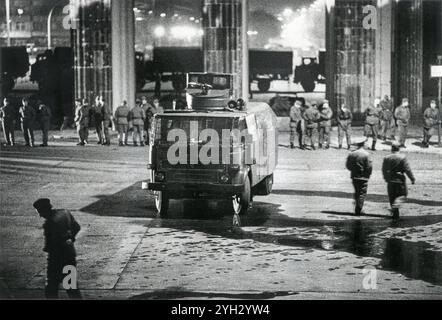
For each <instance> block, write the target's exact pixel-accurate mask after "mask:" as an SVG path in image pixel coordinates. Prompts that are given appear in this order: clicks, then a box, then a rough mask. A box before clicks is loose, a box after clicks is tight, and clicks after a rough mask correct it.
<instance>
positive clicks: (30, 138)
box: [19, 104, 36, 146]
mask: <svg viewBox="0 0 442 320" xmlns="http://www.w3.org/2000/svg"><path fill="white" fill-rule="evenodd" d="M19 114H20V121H21V128H22V131H23V135H24V137H25V141H26V145H32V146H33V145H34V122H35V117H36V113H35V110H34V108H33V107H31V106H30V105H29V104H28V105H27V106H21V107H20V110H19Z"/></svg>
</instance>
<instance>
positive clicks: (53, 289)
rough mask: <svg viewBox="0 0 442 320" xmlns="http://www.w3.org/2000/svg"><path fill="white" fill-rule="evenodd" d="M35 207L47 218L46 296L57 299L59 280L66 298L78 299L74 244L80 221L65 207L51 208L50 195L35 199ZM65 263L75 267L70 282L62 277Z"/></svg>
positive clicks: (45, 226) (79, 294) (45, 247)
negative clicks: (66, 281)
mask: <svg viewBox="0 0 442 320" xmlns="http://www.w3.org/2000/svg"><path fill="white" fill-rule="evenodd" d="M34 208H35V209H36V210H37V212H38V214H39V215H40V217H42V218H44V219H45V220H46V221H45V223H44V225H43V229H44V236H45V246H44V248H43V251H45V252H47V253H48V267H47V279H46V288H45V295H46V298H47V299H57V298H58V287H59V285H60V283H63V287H64V289H65V290H66V292H67V294H68V296H69V298H71V299H81V293H80V290H79V289H78V288H77V283H76V266H77V262H76V252H75V247H74V242H75V237H76V235H77V234H78V232H79V231H80V225H79V224H78V223H77V221H75V219H74V217H73V216H72V214H71V213H70V212H69V211H68V210H55V209H53V208H52V205H51V201H50V200H49V199H39V200H37V201H36V202H34ZM66 267H69V268H73V269H74V270H75V271H74V272H75V276H73V275H71V277H70V280H71V281H70V282H69V283H65V281H64V278H65V277H67V276H68V275H67V272H66V271H65V270H64V269H66ZM71 271H72V269H71ZM72 276H73V277H72ZM74 280H75V281H74Z"/></svg>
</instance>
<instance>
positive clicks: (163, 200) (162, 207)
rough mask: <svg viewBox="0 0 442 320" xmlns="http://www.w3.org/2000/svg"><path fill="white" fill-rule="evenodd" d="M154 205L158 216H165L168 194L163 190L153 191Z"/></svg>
mask: <svg viewBox="0 0 442 320" xmlns="http://www.w3.org/2000/svg"><path fill="white" fill-rule="evenodd" d="M155 206H156V208H157V214H158V216H159V217H160V218H167V214H168V210H169V195H168V194H167V193H166V192H165V191H156V192H155Z"/></svg>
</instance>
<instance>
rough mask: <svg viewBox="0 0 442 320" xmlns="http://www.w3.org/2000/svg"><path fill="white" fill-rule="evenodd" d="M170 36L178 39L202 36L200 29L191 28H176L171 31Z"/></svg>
mask: <svg viewBox="0 0 442 320" xmlns="http://www.w3.org/2000/svg"><path fill="white" fill-rule="evenodd" d="M170 34H171V36H172V37H173V38H177V39H191V38H193V37H197V36H199V35H200V29H198V28H195V27H191V26H174V27H172V28H171V29H170Z"/></svg>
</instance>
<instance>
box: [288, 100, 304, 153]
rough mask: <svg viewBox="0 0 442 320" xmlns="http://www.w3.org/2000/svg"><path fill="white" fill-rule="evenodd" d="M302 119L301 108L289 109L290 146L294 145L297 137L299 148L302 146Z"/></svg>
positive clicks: (295, 106)
mask: <svg viewBox="0 0 442 320" xmlns="http://www.w3.org/2000/svg"><path fill="white" fill-rule="evenodd" d="M302 122H303V118H302V109H301V107H299V106H297V105H294V106H293V107H291V108H290V145H292V146H294V145H295V140H296V135H298V142H299V147H301V148H302V146H303V123H302Z"/></svg>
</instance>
